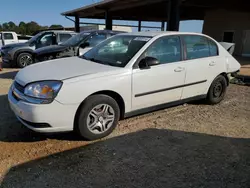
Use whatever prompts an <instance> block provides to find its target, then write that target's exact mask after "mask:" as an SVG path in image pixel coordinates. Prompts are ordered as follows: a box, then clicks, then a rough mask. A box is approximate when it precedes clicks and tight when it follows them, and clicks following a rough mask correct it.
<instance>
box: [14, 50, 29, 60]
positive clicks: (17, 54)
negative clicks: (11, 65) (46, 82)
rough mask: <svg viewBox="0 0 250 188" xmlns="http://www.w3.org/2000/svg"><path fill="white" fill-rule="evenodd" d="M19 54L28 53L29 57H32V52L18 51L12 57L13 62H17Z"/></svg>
mask: <svg viewBox="0 0 250 188" xmlns="http://www.w3.org/2000/svg"><path fill="white" fill-rule="evenodd" d="M21 53H28V54H30V55H32V52H31V51H18V52H16V53H15V56H14V60H15V61H17V57H18V56H19V55H20V54H21Z"/></svg>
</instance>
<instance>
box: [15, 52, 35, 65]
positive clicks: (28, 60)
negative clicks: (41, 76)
mask: <svg viewBox="0 0 250 188" xmlns="http://www.w3.org/2000/svg"><path fill="white" fill-rule="evenodd" d="M22 58H24V59H26V61H24V60H23V59H22ZM16 63H17V67H18V68H24V67H26V66H28V65H30V64H32V63H33V57H32V55H31V54H30V53H26V52H24V53H20V54H19V55H18V57H17V62H16Z"/></svg>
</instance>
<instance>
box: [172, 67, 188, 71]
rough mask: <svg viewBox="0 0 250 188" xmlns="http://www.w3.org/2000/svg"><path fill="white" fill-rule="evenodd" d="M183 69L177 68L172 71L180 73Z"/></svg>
mask: <svg viewBox="0 0 250 188" xmlns="http://www.w3.org/2000/svg"><path fill="white" fill-rule="evenodd" d="M184 70H185V69H184V68H183V67H177V68H176V69H174V72H182V71H184Z"/></svg>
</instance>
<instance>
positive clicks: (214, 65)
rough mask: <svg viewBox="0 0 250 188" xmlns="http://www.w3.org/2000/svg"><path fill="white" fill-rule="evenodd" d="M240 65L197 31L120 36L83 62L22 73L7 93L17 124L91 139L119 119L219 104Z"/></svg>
mask: <svg viewBox="0 0 250 188" xmlns="http://www.w3.org/2000/svg"><path fill="white" fill-rule="evenodd" d="M239 69H240V64H239V63H238V62H237V61H236V60H235V59H234V58H233V57H232V56H231V55H230V54H229V53H228V52H227V51H226V50H225V49H224V48H223V47H222V46H221V45H220V44H219V43H218V42H216V41H215V40H213V39H211V38H210V37H208V36H205V35H202V34H195V33H179V32H139V33H129V34H128V33H126V34H119V35H116V36H114V37H111V38H109V39H107V40H106V41H104V42H102V43H100V44H99V45H98V46H96V47H95V48H93V49H91V50H90V51H88V52H87V53H86V54H84V56H81V57H70V58H64V59H57V60H51V61H46V62H43V63H41V64H34V65H31V66H29V67H27V68H25V69H23V70H21V71H20V72H19V73H18V74H17V76H16V78H15V81H14V83H13V85H12V86H11V89H10V91H9V94H8V98H9V102H10V106H11V108H12V110H13V111H14V112H15V114H16V116H17V118H18V119H19V120H20V121H21V122H22V123H23V124H24V125H26V126H27V127H29V128H30V129H32V130H35V131H38V132H60V131H71V130H75V131H77V132H78V133H79V134H80V135H81V136H82V137H84V138H85V139H88V140H94V139H98V138H102V137H104V136H107V135H108V134H110V133H111V132H112V131H113V129H114V128H115V127H116V125H117V123H118V121H119V120H120V119H122V118H125V117H129V116H132V115H135V114H139V113H145V112H148V111H150V110H155V109H159V108H163V107H165V106H170V105H173V104H179V103H183V102H186V101H190V100H195V99H202V98H204V99H206V100H207V101H208V102H209V103H210V104H216V103H219V102H220V101H221V100H222V99H223V98H224V95H225V92H226V89H227V86H228V84H229V80H228V76H227V74H228V73H233V72H236V71H238V70H239Z"/></svg>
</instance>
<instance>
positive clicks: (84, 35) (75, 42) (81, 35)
mask: <svg viewBox="0 0 250 188" xmlns="http://www.w3.org/2000/svg"><path fill="white" fill-rule="evenodd" d="M89 35H90V33H88V32H83V33H79V34H77V35H75V36H73V37H71V38H70V39H68V40H66V41H65V42H63V43H61V44H60V45H62V46H72V47H74V46H78V45H80V44H81V42H82V41H83V40H84V39H86V38H87V37H88V36H89Z"/></svg>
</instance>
